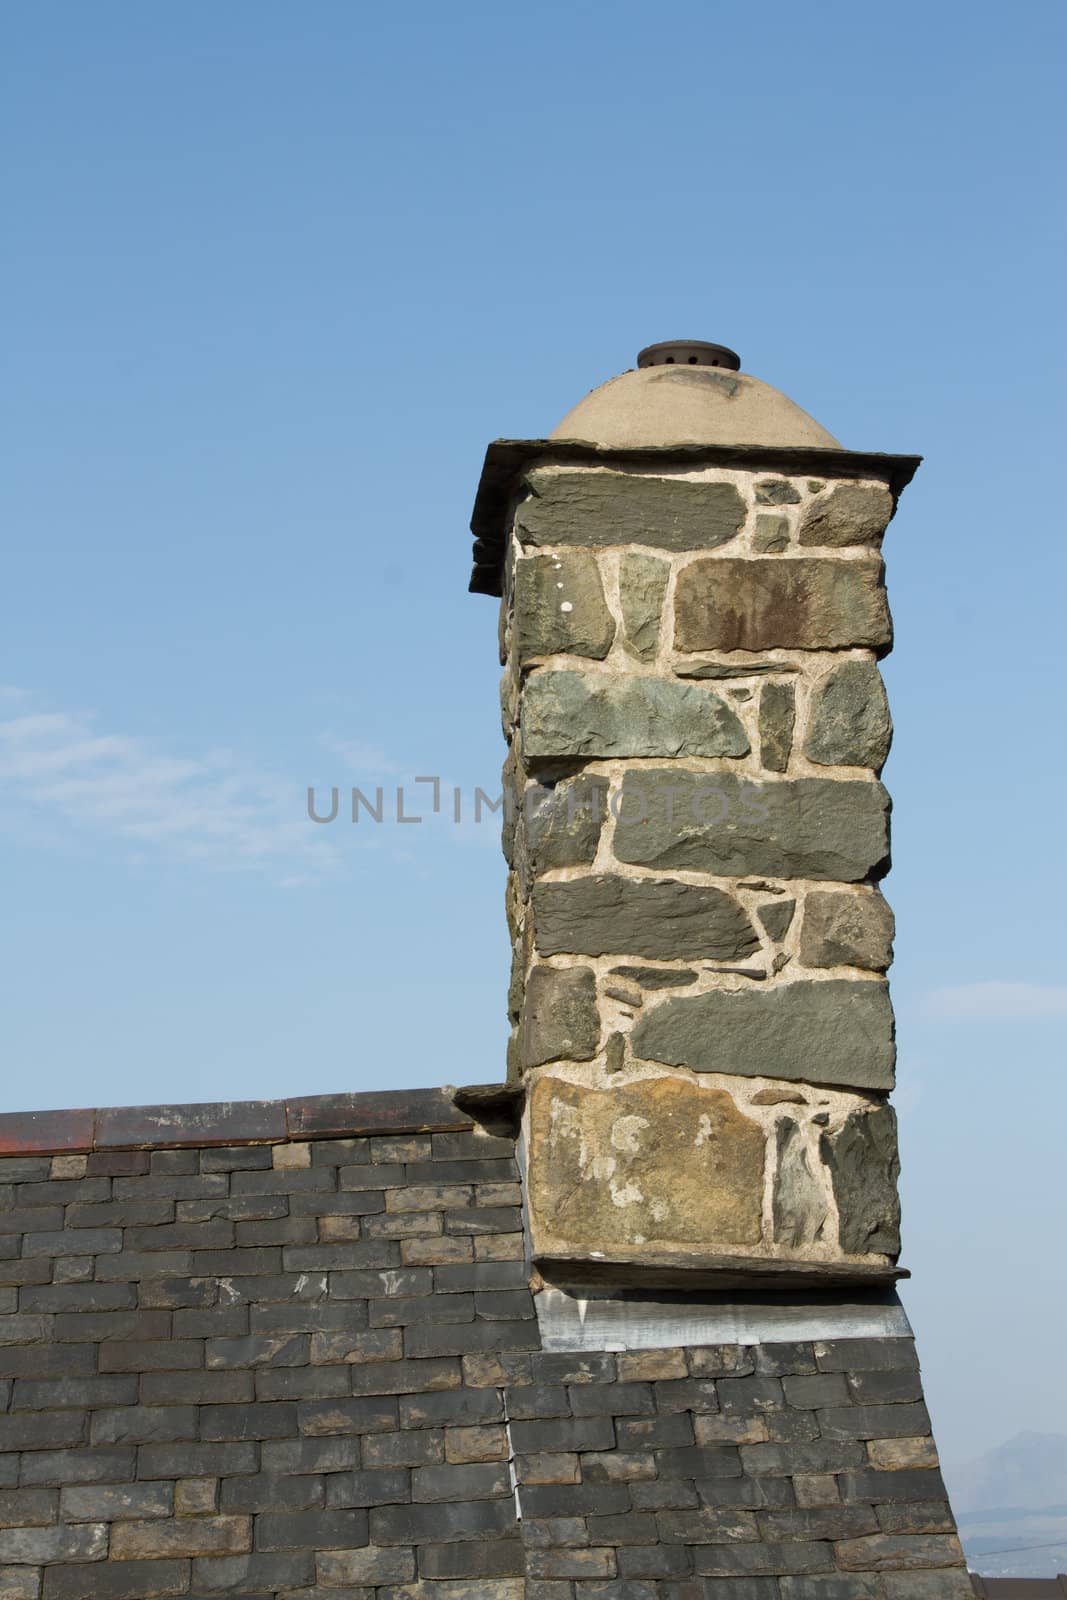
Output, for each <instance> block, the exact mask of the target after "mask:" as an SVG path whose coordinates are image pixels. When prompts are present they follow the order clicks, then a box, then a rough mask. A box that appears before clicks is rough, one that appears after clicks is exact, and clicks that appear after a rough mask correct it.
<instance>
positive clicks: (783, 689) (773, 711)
mask: <svg viewBox="0 0 1067 1600" xmlns="http://www.w3.org/2000/svg"><path fill="white" fill-rule="evenodd" d="M796 715H797V707H796V691H795V689H794V688H793V685H792V684H791V683H765V684H764V686H763V688H762V690H761V691H760V697H759V744H760V766H762V767H766V769H767V771H768V772H784V771H785V769H786V768H787V767H788V765H789V756H790V753H791V751H792V749H793V725H794V723H795V722H796Z"/></svg>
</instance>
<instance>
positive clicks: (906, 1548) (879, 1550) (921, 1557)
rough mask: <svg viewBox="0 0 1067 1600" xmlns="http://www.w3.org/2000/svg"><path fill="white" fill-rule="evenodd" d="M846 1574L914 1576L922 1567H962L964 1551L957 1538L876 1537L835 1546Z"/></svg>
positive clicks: (846, 1540) (948, 1536) (924, 1536)
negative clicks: (902, 1574)
mask: <svg viewBox="0 0 1067 1600" xmlns="http://www.w3.org/2000/svg"><path fill="white" fill-rule="evenodd" d="M834 1554H835V1555H836V1557H837V1564H838V1566H839V1567H842V1568H843V1569H844V1570H845V1571H846V1572H911V1571H914V1570H915V1569H916V1568H922V1567H960V1566H962V1565H963V1551H962V1550H961V1549H960V1542H959V1540H958V1539H957V1538H956V1537H955V1536H954V1535H953V1534H938V1533H931V1534H906V1533H898V1534H893V1533H873V1534H870V1535H868V1536H867V1537H866V1538H862V1539H842V1540H840V1541H839V1543H838V1544H836V1545H835V1546H834Z"/></svg>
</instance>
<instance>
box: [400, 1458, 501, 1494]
mask: <svg viewBox="0 0 1067 1600" xmlns="http://www.w3.org/2000/svg"><path fill="white" fill-rule="evenodd" d="M510 1492H511V1481H510V1477H509V1474H508V1469H507V1464H506V1463H504V1462H499V1461H486V1462H478V1463H468V1464H464V1465H454V1464H452V1463H446V1464H444V1465H442V1466H432V1467H415V1468H414V1470H413V1471H412V1474H411V1498H412V1500H413V1501H416V1502H423V1501H436V1500H464V1501H468V1500H491V1499H494V1498H495V1497H496V1496H497V1495H506V1494H510Z"/></svg>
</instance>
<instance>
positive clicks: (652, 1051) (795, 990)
mask: <svg viewBox="0 0 1067 1600" xmlns="http://www.w3.org/2000/svg"><path fill="white" fill-rule="evenodd" d="M633 1049H634V1054H635V1055H636V1056H638V1057H640V1058H641V1059H643V1060H648V1061H661V1062H664V1063H666V1064H667V1065H668V1066H679V1067H680V1066H685V1067H689V1068H691V1069H692V1070H693V1071H694V1072H723V1073H730V1074H734V1075H736V1076H740V1077H764V1076H766V1077H772V1078H793V1079H796V1078H799V1079H805V1080H807V1081H808V1082H809V1083H825V1084H838V1085H840V1086H842V1087H845V1088H852V1089H891V1088H892V1087H893V1067H894V1062H895V1055H896V1052H895V1048H894V1044H893V1028H892V1012H891V1009H890V1005H889V996H888V993H887V991H886V988H885V985H884V984H881V983H877V982H874V981H873V980H868V981H866V982H859V981H856V982H852V981H850V980H848V979H838V978H831V979H827V980H826V981H824V982H821V983H812V982H803V981H797V982H794V983H787V984H783V985H781V986H779V987H777V988H772V989H765V990H753V989H740V990H730V989H713V990H710V991H709V992H707V993H706V994H700V995H681V996H678V997H677V998H671V999H667V1000H664V1001H663V1002H661V1004H660V1005H659V1006H657V1008H656V1009H655V1011H652V1012H650V1013H648V1014H647V1015H645V1016H643V1017H642V1018H641V1020H640V1021H639V1022H638V1023H637V1024H636V1025H635V1027H634V1030H633Z"/></svg>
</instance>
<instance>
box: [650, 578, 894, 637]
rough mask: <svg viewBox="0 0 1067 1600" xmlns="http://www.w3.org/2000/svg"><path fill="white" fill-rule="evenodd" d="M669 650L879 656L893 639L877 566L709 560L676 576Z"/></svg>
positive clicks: (883, 588) (883, 589)
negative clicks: (856, 651)
mask: <svg viewBox="0 0 1067 1600" xmlns="http://www.w3.org/2000/svg"><path fill="white" fill-rule="evenodd" d="M674 616H675V634H674V642H675V646H676V648H677V649H679V650H682V651H689V652H692V651H697V650H752V651H757V650H775V649H782V650H798V649H799V650H841V649H848V648H850V647H860V646H865V647H867V648H869V649H874V650H877V651H878V652H879V653H880V654H884V653H885V652H886V651H887V650H888V649H889V647H890V645H891V643H892V639H893V631H892V625H891V623H890V619H889V608H888V606H887V604H886V597H885V587H884V585H883V582H882V564H881V562H880V561H878V560H875V559H858V560H852V561H843V560H837V561H835V560H832V559H824V558H820V557H812V556H805V557H799V558H797V559H796V560H793V559H790V560H786V561H782V560H778V559H775V558H774V557H771V558H766V557H762V556H757V557H755V558H753V559H752V560H748V561H744V560H736V559H734V558H732V557H718V558H716V557H711V558H709V559H708V560H706V561H694V562H692V563H691V564H690V565H689V566H687V567H684V568H683V569H682V571H681V572H680V573H679V574H678V579H677V584H676V587H675V600H674Z"/></svg>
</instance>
